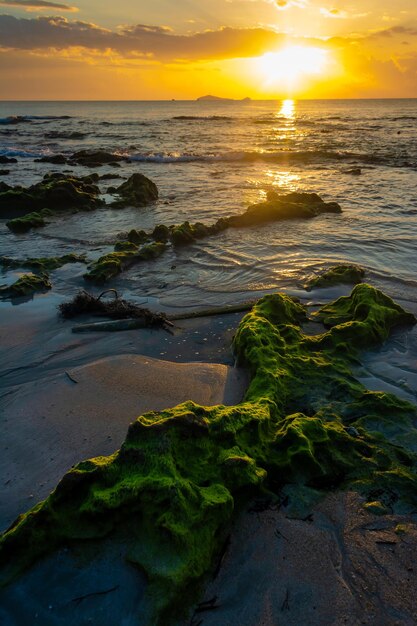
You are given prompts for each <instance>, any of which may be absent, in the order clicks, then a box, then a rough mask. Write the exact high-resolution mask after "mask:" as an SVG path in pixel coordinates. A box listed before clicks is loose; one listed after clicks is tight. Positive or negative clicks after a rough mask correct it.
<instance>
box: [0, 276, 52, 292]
mask: <svg viewBox="0 0 417 626" xmlns="http://www.w3.org/2000/svg"><path fill="white" fill-rule="evenodd" d="M51 288H52V285H51V282H50V280H49V276H48V274H46V273H41V274H23V275H22V276H21V277H20V278H19V279H18V280H17V281H16V282H15V283H13V284H12V285H10V286H9V287H2V288H1V289H0V296H6V297H9V298H18V297H20V296H29V295H31V294H32V293H34V292H35V291H47V290H48V289H51Z"/></svg>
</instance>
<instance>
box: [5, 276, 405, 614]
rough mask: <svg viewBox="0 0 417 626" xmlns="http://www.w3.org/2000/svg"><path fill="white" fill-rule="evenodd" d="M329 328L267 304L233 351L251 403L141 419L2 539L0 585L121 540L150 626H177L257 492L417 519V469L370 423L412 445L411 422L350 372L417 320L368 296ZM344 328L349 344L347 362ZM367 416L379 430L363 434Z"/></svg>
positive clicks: (358, 291)
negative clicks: (72, 551) (93, 543)
mask: <svg viewBox="0 0 417 626" xmlns="http://www.w3.org/2000/svg"><path fill="white" fill-rule="evenodd" d="M353 302H354V303H355V305H353ZM361 305H362V306H361ZM364 311H365V314H364ZM320 315H323V316H324V317H326V316H327V315H329V316H330V320H331V328H330V329H329V330H327V331H325V332H324V333H323V334H321V335H317V336H310V335H306V334H305V333H304V332H303V330H302V323H303V321H304V320H305V319H306V309H305V307H304V306H302V305H301V304H300V302H298V301H297V300H294V299H291V298H289V297H288V296H286V295H282V294H275V295H269V296H266V297H264V298H262V299H261V300H260V301H259V302H258V303H257V304H256V305H255V306H254V307H253V309H252V310H251V311H250V312H249V313H248V314H247V315H246V316H245V317H244V318H243V320H242V322H241V324H240V326H239V328H238V331H237V333H236V336H235V339H234V348H235V352H236V355H237V357H238V359H239V361H240V362H242V363H244V364H246V366H247V367H248V368H249V370H250V373H251V383H250V386H249V388H248V391H247V394H246V397H245V399H244V401H243V402H242V403H241V404H239V405H237V406H232V407H225V406H215V407H203V406H198V405H196V404H194V403H193V402H186V403H183V404H181V405H179V406H177V407H175V408H173V409H169V410H166V411H162V412H160V413H157V412H151V413H147V414H145V415H142V416H140V417H138V418H137V419H136V420H135V421H134V422H133V423H132V424H131V426H130V428H129V431H128V434H127V437H126V440H125V442H124V444H123V445H122V447H121V449H120V450H119V451H117V452H115V453H114V454H113V455H111V456H109V457H99V458H96V459H91V460H89V461H84V462H82V463H80V464H78V465H77V466H76V467H74V468H73V469H72V470H70V471H69V472H68V473H67V474H66V475H65V476H64V478H63V479H62V481H61V482H60V483H59V485H58V486H57V488H56V489H55V491H53V492H52V493H51V495H50V496H49V497H48V498H47V500H45V501H44V502H42V503H40V504H38V505H36V506H35V507H34V508H33V509H32V510H31V511H29V512H28V513H26V514H24V515H22V516H21V517H19V518H18V519H17V520H16V522H15V523H14V524H13V525H12V527H11V528H10V529H9V530H8V531H7V532H6V533H5V534H4V535H3V537H2V539H1V542H0V564H1V565H0V575H1V581H2V583H3V584H4V583H7V582H8V581H9V580H11V579H12V578H13V577H14V576H16V575H17V574H18V573H19V572H21V571H22V569H23V568H25V567H28V566H29V565H30V564H31V563H33V562H34V561H35V560H36V559H38V558H40V557H41V556H42V555H44V554H45V553H47V552H49V551H51V550H54V549H56V548H57V547H58V546H60V545H61V544H62V543H63V542H68V541H69V540H76V541H82V540H88V539H92V538H100V537H105V536H107V535H109V534H110V533H112V531H114V530H116V529H117V530H118V532H119V533H120V531H121V529H123V528H124V529H125V532H126V533H128V536H129V540H130V543H131V549H130V553H129V559H130V560H131V561H132V562H133V563H136V564H137V565H139V566H140V567H141V568H142V569H143V570H144V571H145V573H146V576H147V579H148V581H149V589H148V598H152V605H153V607H154V614H153V615H152V617H151V618H150V621H149V624H160V625H161V624H164V625H166V624H170V623H175V620H176V619H177V618H178V615H179V614H180V613H181V611H182V610H183V609H184V607H186V606H187V603H188V602H189V601H190V599H191V596H192V594H193V593H195V590H196V588H197V585H198V582H199V581H200V580H201V578H202V577H203V575H204V574H205V573H206V572H207V571H208V570H209V568H210V566H211V564H212V563H213V559H215V557H216V554H217V553H218V550H219V549H220V546H221V545H222V542H223V541H224V536H225V533H226V532H227V528H228V525H229V524H230V522H231V520H232V519H233V516H234V515H235V511H236V509H238V508H239V504H240V503H242V502H245V501H247V499H248V498H250V497H252V496H253V494H254V493H255V492H256V491H258V490H259V489H261V488H267V489H268V490H269V491H273V492H274V493H276V494H278V493H279V492H280V491H281V489H282V488H283V487H284V486H285V485H287V487H285V489H286V490H287V491H286V493H287V495H288V493H290V494H291V493H295V494H296V493H299V492H300V487H305V489H304V491H306V490H307V491H308V492H309V493H310V491H309V490H312V491H311V493H313V491H314V494H315V497H319V492H320V491H322V490H323V489H329V488H334V487H336V486H341V487H345V486H346V487H347V486H349V488H353V489H358V490H360V491H361V493H363V494H364V495H365V496H366V500H367V502H368V503H369V508H372V506H374V504H375V502H378V503H380V505H381V507H382V508H384V510H385V509H386V510H390V511H391V510H394V509H395V507H397V506H400V505H401V506H402V507H404V510H406V509H407V508H408V510H411V509H412V508H415V507H416V506H417V475H416V463H417V456H416V454H415V452H414V451H413V450H412V449H410V448H409V446H408V444H407V442H406V441H404V442H403V445H402V446H400V445H398V444H397V443H393V442H392V441H391V440H390V438H389V437H387V436H386V435H385V434H384V430H380V429H379V428H378V424H377V423H376V424H375V423H374V422H378V420H381V421H382V422H383V423H384V429H385V428H387V424H389V423H391V424H393V425H395V424H396V422H397V420H398V419H399V416H400V417H401V420H402V421H403V423H404V424H406V425H407V426H408V429H409V431H410V432H411V431H412V430H413V429H414V428H415V427H414V425H413V424H414V421H413V420H415V419H416V409H415V407H414V406H412V405H409V404H407V403H404V402H402V401H399V400H398V399H397V398H395V397H394V396H391V395H388V394H379V395H378V397H377V400H375V399H370V396H369V394H370V393H371V392H369V391H367V390H366V389H365V388H364V387H363V386H362V385H361V384H360V383H359V382H358V381H357V380H355V378H354V377H353V375H352V372H351V365H352V364H353V363H356V362H357V358H358V354H359V349H361V348H362V347H364V346H367V345H374V344H375V343H380V342H381V341H383V339H384V338H385V337H386V336H387V334H388V333H389V332H390V330H391V329H392V328H393V327H395V326H397V325H399V324H410V323H414V322H415V318H414V317H413V316H412V315H411V314H409V313H406V312H405V311H404V310H403V309H401V307H399V306H398V305H396V304H395V303H393V302H392V300H391V299H389V298H387V296H384V295H383V294H381V292H379V291H377V290H375V289H373V288H372V287H369V286H368V285H360V286H358V287H356V288H355V290H354V293H353V294H352V297H351V298H350V300H349V299H348V302H347V301H346V300H343V299H339V300H337V301H336V302H334V303H332V305H329V306H328V307H324V309H323V311H322V313H320ZM375 320H378V330H377V331H376V332H375V329H374V327H373V325H374V321H375ZM357 322H359V323H361V324H363V331H362V337H361V341H360V342H358V341H356V340H355V335H356V325H355V324H356V323H357ZM343 329H349V333H350V335H349V337H350V339H351V341H349V342H347V343H346V348H345V349H344V350H341V349H340V334H341V332H345V330H343ZM346 332H347V330H346ZM349 333H348V334H349ZM369 415H372V416H373V422H372V428H369V425H368V424H367V423H366V421H364V419H365V420H366V419H367V416H368V417H369ZM291 484H292V485H295V488H294V489H291V488H290V489H289V491H288V485H291ZM289 497H291V495H290V496H289ZM378 506H379V504H378Z"/></svg>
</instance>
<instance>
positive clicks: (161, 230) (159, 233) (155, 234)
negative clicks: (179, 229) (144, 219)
mask: <svg viewBox="0 0 417 626" xmlns="http://www.w3.org/2000/svg"><path fill="white" fill-rule="evenodd" d="M170 234H171V232H170V230H169V228H168V226H165V224H158V226H155V228H154V229H153V231H152V235H151V236H152V239H154V240H155V241H162V243H166V242H167V241H169V239H170Z"/></svg>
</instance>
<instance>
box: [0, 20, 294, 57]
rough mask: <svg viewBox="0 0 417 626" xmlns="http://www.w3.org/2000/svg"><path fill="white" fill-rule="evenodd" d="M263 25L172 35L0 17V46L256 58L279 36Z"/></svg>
mask: <svg viewBox="0 0 417 626" xmlns="http://www.w3.org/2000/svg"><path fill="white" fill-rule="evenodd" d="M285 37H286V36H285V35H284V34H281V33H276V32H274V31H272V30H268V29H266V28H229V27H225V28H220V29H218V30H207V31H203V32H197V33H194V34H191V35H175V34H173V33H172V32H171V31H170V30H169V29H168V28H165V27H161V26H148V25H144V24H136V25H133V26H124V27H122V28H120V29H119V30H118V31H112V30H107V29H105V28H101V27H99V26H97V25H95V24H91V23H89V22H82V21H79V20H68V19H66V18H64V17H37V18H34V19H29V18H16V17H13V16H11V15H0V46H1V47H3V48H12V49H15V50H48V49H51V48H54V49H57V50H65V49H66V48H71V47H82V48H87V49H91V50H101V51H104V50H114V51H115V52H118V53H120V54H122V55H125V56H126V55H129V54H134V55H151V56H152V57H153V58H155V59H158V60H162V61H174V60H189V61H198V60H209V59H219V60H220V59H230V58H237V57H252V56H259V55H260V54H263V53H265V52H267V51H269V50H271V48H272V49H273V48H274V47H277V46H279V45H281V44H282V42H283V41H284V40H285Z"/></svg>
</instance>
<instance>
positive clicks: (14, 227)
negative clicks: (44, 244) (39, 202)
mask: <svg viewBox="0 0 417 626" xmlns="http://www.w3.org/2000/svg"><path fill="white" fill-rule="evenodd" d="M50 215H52V211H50V210H49V209H42V210H41V211H39V212H38V211H35V212H34V213H28V214H27V215H24V216H23V217H16V218H15V219H13V220H9V221H8V222H6V226H7V228H8V229H9V230H11V231H13V232H14V233H27V232H28V231H29V230H31V229H32V228H40V227H41V226H45V225H46V223H47V222H46V221H45V217H48V216H50Z"/></svg>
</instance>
